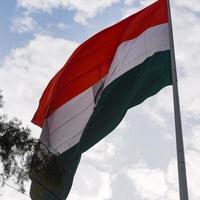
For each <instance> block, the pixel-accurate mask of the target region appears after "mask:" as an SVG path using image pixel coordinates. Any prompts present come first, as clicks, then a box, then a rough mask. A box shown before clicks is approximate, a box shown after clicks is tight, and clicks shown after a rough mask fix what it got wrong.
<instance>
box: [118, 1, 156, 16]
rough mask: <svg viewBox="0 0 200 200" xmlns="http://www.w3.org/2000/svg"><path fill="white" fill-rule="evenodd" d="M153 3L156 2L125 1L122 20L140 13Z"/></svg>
mask: <svg viewBox="0 0 200 200" xmlns="http://www.w3.org/2000/svg"><path fill="white" fill-rule="evenodd" d="M153 2H155V0H140V1H138V0H124V4H125V8H124V9H123V10H122V18H126V17H128V16H129V15H132V14H134V13H136V12H138V11H139V10H141V9H143V8H145V7H146V6H148V5H150V4H152V3H153Z"/></svg>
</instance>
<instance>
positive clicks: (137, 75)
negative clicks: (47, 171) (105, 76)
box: [31, 51, 172, 200]
mask: <svg viewBox="0 0 200 200" xmlns="http://www.w3.org/2000/svg"><path fill="white" fill-rule="evenodd" d="M171 82H172V81H171V67H170V52H169V51H164V52H159V53H156V54H154V55H153V56H152V57H149V58H148V59H146V60H145V61H144V62H143V63H142V64H140V65H138V66H136V67H134V68H133V69H132V70H130V71H128V72H126V73H125V74H123V75H122V76H120V77H119V78H118V79H116V80H115V81H113V82H112V83H111V84H110V85H108V86H107V87H106V89H105V90H104V92H103V93H102V95H101V98H100V100H99V102H98V105H97V107H96V108H95V110H94V112H93V114H92V116H91V118H90V120H89V122H88V124H87V126H86V128H85V130H84V132H83V135H82V137H81V140H80V142H79V143H78V144H77V145H75V146H74V147H72V148H71V149H69V150H67V151H66V152H64V153H62V154H61V155H60V156H58V160H59V161H60V164H61V165H62V166H63V167H64V169H65V172H64V174H62V183H61V184H60V185H59V186H57V187H51V183H48V182H46V181H45V180H44V179H43V177H40V176H39V175H38V177H37V180H39V181H40V182H41V183H43V184H44V185H45V186H46V187H47V188H48V189H49V190H50V191H51V192H53V193H54V194H55V195H56V196H57V197H58V198H55V197H54V196H53V195H52V194H50V193H49V192H48V191H46V190H45V189H44V188H43V187H41V186H40V185H38V184H37V183H36V182H35V181H34V180H32V185H31V197H32V199H33V200H47V199H48V200H57V199H60V200H65V199H66V198H67V196H68V194H69V191H70V189H71V186H72V182H73V177H74V174H75V172H76V170H77V167H78V164H79V161H80V158H81V153H82V152H84V151H86V150H87V149H89V148H90V147H92V146H93V145H94V144H96V143H97V142H98V141H100V140H101V139H102V138H104V137H105V136H106V135H107V134H109V133H110V132H111V131H112V130H113V129H114V128H115V127H116V126H117V125H118V124H119V123H120V121H121V120H122V119H123V117H124V115H125V114H126V112H127V110H128V109H129V108H131V107H133V106H136V105H138V104H140V103H141V102H143V101H144V100H145V99H146V98H148V97H150V96H152V95H154V94H156V93H157V92H158V91H159V90H161V89H162V88H163V87H165V86H167V85H170V84H171ZM66 131H67V130H66ZM52 176H53V174H52ZM35 178H36V177H35Z"/></svg>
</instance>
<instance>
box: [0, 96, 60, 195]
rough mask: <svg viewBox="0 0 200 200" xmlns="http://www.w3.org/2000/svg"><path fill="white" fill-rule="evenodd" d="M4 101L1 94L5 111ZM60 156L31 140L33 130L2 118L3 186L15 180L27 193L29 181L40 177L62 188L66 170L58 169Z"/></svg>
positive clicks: (22, 190)
mask: <svg viewBox="0 0 200 200" xmlns="http://www.w3.org/2000/svg"><path fill="white" fill-rule="evenodd" d="M2 98H3V97H2V95H1V94H0V107H3V100H2ZM57 156H58V154H54V153H52V152H50V151H49V150H48V148H47V146H46V145H44V144H42V143H41V141H39V140H38V139H35V138H33V137H31V130H30V129H29V128H27V127H24V126H23V125H22V123H21V122H20V121H19V120H18V119H17V118H13V119H12V120H8V119H7V116H6V115H0V161H1V165H2V171H0V178H1V181H2V183H4V182H6V181H7V180H8V179H10V178H12V180H14V182H15V184H16V185H17V186H18V188H19V190H20V191H21V192H25V183H26V182H27V181H28V180H29V177H31V178H34V179H36V180H37V175H38V174H40V176H42V177H44V179H45V180H47V181H48V180H51V182H53V183H54V184H59V182H60V178H61V175H62V172H63V169H62V167H61V166H59V165H58V162H57ZM0 169H1V168H0ZM52 174H54V176H53V177H52V176H51V175H52ZM52 178H53V180H52ZM2 186H4V184H2Z"/></svg>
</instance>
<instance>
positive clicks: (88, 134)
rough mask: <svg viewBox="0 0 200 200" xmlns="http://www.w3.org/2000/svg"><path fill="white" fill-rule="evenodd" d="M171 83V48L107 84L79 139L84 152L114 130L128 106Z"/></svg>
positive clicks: (156, 54)
mask: <svg viewBox="0 0 200 200" xmlns="http://www.w3.org/2000/svg"><path fill="white" fill-rule="evenodd" d="M170 84H172V80H171V65H170V51H169V50H168V51H163V52H158V53H155V54H154V55H153V56H151V57H149V58H148V59H146V60H145V61H144V62H143V63H142V64H140V65H138V66H136V67H134V68H133V69H131V70H129V71H128V72H126V73H125V74H123V75H121V76H120V77H119V78H117V79H116V80H114V81H113V82H112V83H111V84H110V85H108V86H107V87H106V88H105V90H104V92H103V93H102V96H101V98H100V100H99V102H98V105H97V107H96V108H95V110H94V112H93V114H92V116H91V118H90V120H89V122H88V124H87V126H86V128H85V130H84V132H83V136H82V138H81V141H80V151H81V152H84V151H86V150H88V149H89V148H90V147H92V146H93V145H94V144H96V143H97V142H98V141H100V140H101V139H102V138H104V137H105V136H106V135H107V134H109V133H110V132H111V131H113V130H114V129H115V128H116V126H117V125H118V124H119V123H120V122H121V120H122V119H123V117H124V115H125V114H126V112H127V110H128V109H129V108H131V107H133V106H136V105H138V104H140V103H142V102H143V101H144V100H145V99H147V98H148V97H150V96H152V95H154V94H156V93H157V92H158V91H160V90H161V89H162V88H163V87H165V86H167V85H170Z"/></svg>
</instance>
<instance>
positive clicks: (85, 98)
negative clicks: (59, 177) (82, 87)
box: [45, 88, 94, 153]
mask: <svg viewBox="0 0 200 200" xmlns="http://www.w3.org/2000/svg"><path fill="white" fill-rule="evenodd" d="M93 108H94V95H93V89H92V88H89V89H87V90H86V91H84V92H83V93H81V94H80V95H78V96H76V97H75V98H73V99H72V100H70V101H69V102H67V103H65V104H64V105H62V106H61V107H60V108H59V109H57V110H56V111H55V112H54V113H53V114H52V115H50V116H49V117H48V119H47V121H46V122H47V125H48V131H45V132H46V133H45V134H48V135H49V139H50V142H49V143H50V148H51V149H54V150H56V151H58V152H60V153H62V152H64V151H66V150H67V149H69V148H71V147H72V146H74V145H75V144H77V143H78V142H79V140H80V137H81V134H82V132H83V130H84V128H85V126H86V124H87V122H88V120H89V118H90V116H91V115H92V113H93Z"/></svg>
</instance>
